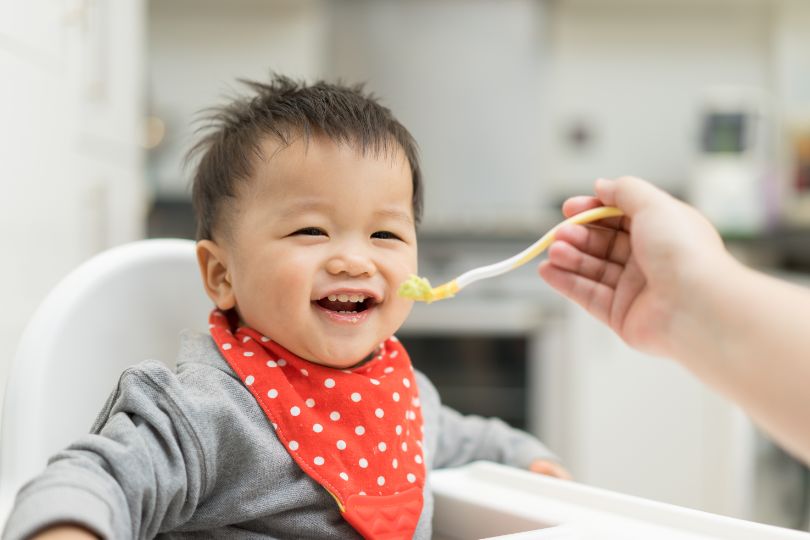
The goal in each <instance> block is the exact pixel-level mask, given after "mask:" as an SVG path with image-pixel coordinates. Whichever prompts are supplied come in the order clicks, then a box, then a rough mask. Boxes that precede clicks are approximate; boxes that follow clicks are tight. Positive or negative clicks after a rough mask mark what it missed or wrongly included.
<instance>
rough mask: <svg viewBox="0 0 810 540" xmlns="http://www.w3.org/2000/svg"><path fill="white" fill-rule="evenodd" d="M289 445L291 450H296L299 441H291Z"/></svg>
mask: <svg viewBox="0 0 810 540" xmlns="http://www.w3.org/2000/svg"><path fill="white" fill-rule="evenodd" d="M289 446H290V450H292V451H293V452H295V451H296V450H298V441H290V444H289Z"/></svg>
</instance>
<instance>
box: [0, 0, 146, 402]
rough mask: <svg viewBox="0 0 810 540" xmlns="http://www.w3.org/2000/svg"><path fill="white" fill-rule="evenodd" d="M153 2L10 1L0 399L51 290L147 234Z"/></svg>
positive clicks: (0, 161)
mask: <svg viewBox="0 0 810 540" xmlns="http://www.w3.org/2000/svg"><path fill="white" fill-rule="evenodd" d="M142 8H143V4H142V3H141V2H138V1H129V2H126V3H112V2H109V3H108V2H103V1H98V2H87V3H75V4H73V3H66V2H56V1H53V0H34V1H31V2H24V3H18V2H10V1H0V80H2V81H3V83H2V84H0V118H2V119H3V120H2V123H0V167H2V169H0V170H1V171H2V172H0V182H2V184H1V185H2V192H3V196H2V197H0V230H2V231H4V237H3V248H4V249H3V256H2V259H1V260H2V264H0V282H1V283H3V284H4V295H3V300H2V303H3V309H2V310H0V398H2V394H3V391H4V389H5V382H6V377H7V373H8V368H9V365H10V362H11V358H12V356H13V354H14V351H15V349H16V346H17V341H18V340H19V337H20V334H21V332H22V329H23V327H24V326H25V324H26V322H27V321H28V320H29V318H30V317H31V315H32V313H33V311H34V309H35V307H36V306H37V305H38V303H39V302H40V301H41V300H42V299H43V298H44V296H45V294H46V293H47V292H48V291H49V289H50V288H51V287H52V286H53V285H54V284H55V283H56V282H57V281H58V280H59V279H61V278H62V277H63V276H64V275H65V274H67V273H68V272H69V271H70V270H72V269H73V268H75V267H76V266H77V265H78V264H79V263H81V262H82V261H83V260H85V259H87V258H88V257H90V256H91V255H92V254H94V253H96V252H98V251H100V250H102V249H105V248H107V247H110V246H112V245H114V244H118V243H122V242H126V241H130V240H134V239H136V238H138V237H140V236H141V234H142V230H143V217H144V210H145V206H146V205H145V202H146V198H145V195H144V193H143V179H142V174H141V168H142V165H141V153H140V150H139V148H138V140H139V135H140V133H139V128H140V121H141V109H140V107H141V99H140V96H141V92H142V78H141V73H142V64H141V61H142V57H143V55H142V50H141V44H142V35H143V26H142V23H143V9H142Z"/></svg>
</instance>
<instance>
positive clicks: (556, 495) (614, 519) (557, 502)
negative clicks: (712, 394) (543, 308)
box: [430, 462, 810, 540]
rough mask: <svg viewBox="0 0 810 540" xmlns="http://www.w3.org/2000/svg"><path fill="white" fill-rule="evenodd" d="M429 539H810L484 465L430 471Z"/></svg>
mask: <svg viewBox="0 0 810 540" xmlns="http://www.w3.org/2000/svg"><path fill="white" fill-rule="evenodd" d="M430 484H431V488H432V490H433V493H434V496H435V499H436V501H435V513H434V518H433V520H434V540H466V539H469V538H476V539H478V538H490V539H492V538H495V537H497V538H499V539H502V540H527V539H537V540H596V539H599V540H620V539H621V540H653V539H654V540H710V539H711V540H717V539H728V540H762V539H773V540H782V539H785V540H787V539H797V540H798V539H801V540H810V534H808V533H803V532H799V531H795V530H791V529H783V528H780V527H773V526H769V525H763V524H760V523H754V522H750V521H744V520H740V519H734V518H730V517H725V516H720V515H716V514H710V513H708V512H701V511H699V510H692V509H689V508H683V507H679V506H675V505H671V504H666V503H661V502H656V501H651V500H648V499H643V498H640V497H633V496H630V495H624V494H620V493H616V492H612V491H608V490H604V489H599V488H594V487H589V486H585V485H582V484H577V483H576V482H570V481H564V480H558V479H555V478H550V477H547V476H542V475H538V474H534V473H530V472H528V471H522V470H518V469H515V468H511V467H506V466H504V465H498V464H495V463H488V462H476V463H473V464H470V465H467V466H465V467H460V468H456V469H443V470H439V471H434V472H433V473H431V476H430Z"/></svg>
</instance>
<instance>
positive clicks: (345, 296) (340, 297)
mask: <svg viewBox="0 0 810 540" xmlns="http://www.w3.org/2000/svg"><path fill="white" fill-rule="evenodd" d="M337 299H338V301H339V302H348V301H349V295H348V294H339V295H337Z"/></svg>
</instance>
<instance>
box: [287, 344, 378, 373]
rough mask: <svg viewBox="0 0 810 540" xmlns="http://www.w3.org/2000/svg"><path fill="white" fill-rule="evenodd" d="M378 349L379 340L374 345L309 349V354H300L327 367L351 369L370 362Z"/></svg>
mask: <svg viewBox="0 0 810 540" xmlns="http://www.w3.org/2000/svg"><path fill="white" fill-rule="evenodd" d="M380 341H382V340H380ZM378 349H379V342H378V343H376V344H374V346H372V347H340V348H337V349H336V350H323V351H308V354H305V355H298V356H301V358H304V359H305V360H307V361H309V362H312V363H313V364H318V365H321V366H325V367H330V368H334V369H351V368H354V367H358V366H360V365H362V364H364V363H366V362H368V361H369V360H370V359H371V358H373V357H374V355H375V354H377V352H378Z"/></svg>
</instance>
